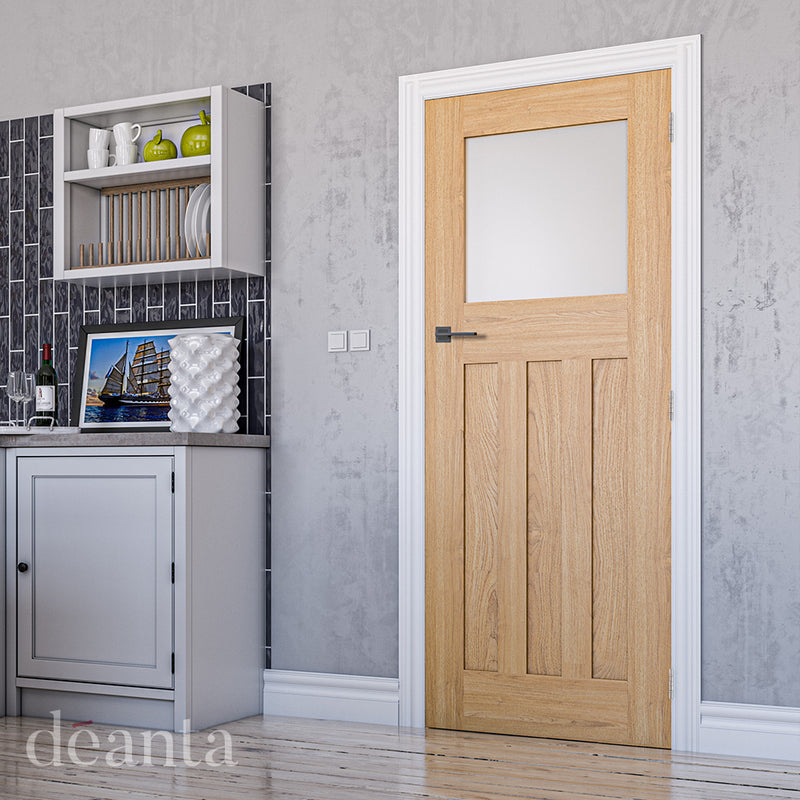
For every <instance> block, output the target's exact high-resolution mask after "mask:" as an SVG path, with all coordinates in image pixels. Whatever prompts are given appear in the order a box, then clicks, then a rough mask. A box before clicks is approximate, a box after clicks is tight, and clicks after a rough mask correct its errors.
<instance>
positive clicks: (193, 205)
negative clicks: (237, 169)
mask: <svg viewBox="0 0 800 800" xmlns="http://www.w3.org/2000/svg"><path fill="white" fill-rule="evenodd" d="M204 186H208V184H207V183H201V184H200V185H199V186H195V188H194V189H192V193H191V194H190V195H189V202H188V203H187V204H186V211H185V212H184V214H183V238H184V239H185V240H186V252H187V254H188V255H189V256H194V255H195V252H196V249H197V247H196V244H195V235H194V214H195V211H196V210H197V204H198V203H199V202H200V197H201V195H202V193H203V187H204Z"/></svg>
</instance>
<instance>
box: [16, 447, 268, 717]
mask: <svg viewBox="0 0 800 800" xmlns="http://www.w3.org/2000/svg"><path fill="white" fill-rule="evenodd" d="M265 463H266V460H265V451H264V450H263V449H261V448H256V447H196V446H188V447H158V448H152V447H151V448H141V447H117V448H113V447H103V448H86V447H81V448H35V449H34V448H30V449H28V448H25V449H23V448H19V449H11V450H7V451H6V496H7V498H9V499H11V498H13V501H10V502H7V504H6V523H7V526H6V530H7V537H6V539H7V541H6V606H7V609H6V610H7V614H6V627H7V636H6V648H7V658H6V684H7V689H6V706H7V713H8V714H9V715H17V714H23V715H25V716H38V717H47V716H48V715H50V714H51V713H53V712H55V711H59V712H60V714H61V717H62V718H63V719H75V720H88V719H91V720H93V721H95V722H107V723H112V724H122V725H132V726H144V727H151V728H158V729H165V730H175V731H182V730H185V729H191V730H200V729H203V728H207V727H210V726H212V725H216V724H220V723H222V722H226V721H230V720H233V719H239V718H241V717H244V716H249V715H252V714H258V713H261V697H262V674H263V667H264V652H265V651H264V634H265V596H264V587H265V528H266V503H265V500H266V496H265V478H266V476H265Z"/></svg>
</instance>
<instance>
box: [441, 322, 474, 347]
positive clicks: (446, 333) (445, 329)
mask: <svg viewBox="0 0 800 800" xmlns="http://www.w3.org/2000/svg"><path fill="white" fill-rule="evenodd" d="M435 333H436V341H437V342H438V343H440V344H441V343H442V342H449V341H450V337H451V336H477V335H478V332H477V331H451V330H450V326H449V325H437V326H436V331H435Z"/></svg>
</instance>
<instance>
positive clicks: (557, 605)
mask: <svg viewBox="0 0 800 800" xmlns="http://www.w3.org/2000/svg"><path fill="white" fill-rule="evenodd" d="M527 436H528V659H527V661H528V672H529V673H531V674H533V675H561V647H562V644H561V613H562V612H561V606H562V603H561V595H562V593H563V590H564V588H563V587H564V582H563V577H562V557H561V550H562V547H563V536H562V521H561V362H560V361H539V362H532V363H530V364H528V430H527Z"/></svg>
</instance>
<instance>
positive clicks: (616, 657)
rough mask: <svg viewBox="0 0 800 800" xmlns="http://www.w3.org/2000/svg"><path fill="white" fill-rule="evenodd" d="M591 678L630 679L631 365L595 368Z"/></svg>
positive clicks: (604, 363)
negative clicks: (628, 583)
mask: <svg viewBox="0 0 800 800" xmlns="http://www.w3.org/2000/svg"><path fill="white" fill-rule="evenodd" d="M592 372H593V378H592V405H593V408H592V426H593V430H592V464H593V469H592V497H593V503H592V676H593V677H595V678H607V679H609V680H619V681H622V680H625V679H626V678H627V676H628V595H627V582H628V580H629V577H630V576H629V575H628V550H629V547H628V538H629V535H630V534H629V531H628V527H627V525H628V516H627V513H626V510H627V482H628V481H627V474H628V468H627V454H628V430H627V419H628V406H627V363H626V361H625V360H624V359H619V358H618V359H598V360H597V361H595V362H594V363H593V365H592Z"/></svg>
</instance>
